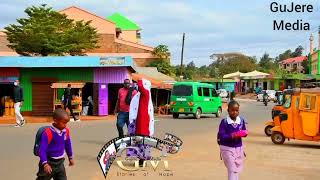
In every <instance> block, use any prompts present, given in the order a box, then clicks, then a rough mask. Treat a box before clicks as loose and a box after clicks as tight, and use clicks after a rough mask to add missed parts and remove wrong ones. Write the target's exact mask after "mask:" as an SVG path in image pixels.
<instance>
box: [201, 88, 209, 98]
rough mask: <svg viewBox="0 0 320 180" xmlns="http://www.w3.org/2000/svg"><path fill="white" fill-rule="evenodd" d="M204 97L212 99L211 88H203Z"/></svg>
mask: <svg viewBox="0 0 320 180" xmlns="http://www.w3.org/2000/svg"><path fill="white" fill-rule="evenodd" d="M203 95H204V96H206V97H210V91H209V88H203Z"/></svg>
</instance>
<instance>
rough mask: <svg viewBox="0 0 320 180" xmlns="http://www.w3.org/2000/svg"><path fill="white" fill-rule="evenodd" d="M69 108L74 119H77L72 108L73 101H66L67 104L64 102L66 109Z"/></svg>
mask: <svg viewBox="0 0 320 180" xmlns="http://www.w3.org/2000/svg"><path fill="white" fill-rule="evenodd" d="M67 108H68V109H69V111H70V114H71V116H72V117H73V119H74V120H77V119H76V116H75V115H74V114H73V110H72V105H71V103H66V104H64V110H67Z"/></svg>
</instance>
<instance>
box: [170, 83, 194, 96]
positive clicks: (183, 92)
mask: <svg viewBox="0 0 320 180" xmlns="http://www.w3.org/2000/svg"><path fill="white" fill-rule="evenodd" d="M172 95H174V96H192V86H186V85H178V86H174V87H173V90H172Z"/></svg>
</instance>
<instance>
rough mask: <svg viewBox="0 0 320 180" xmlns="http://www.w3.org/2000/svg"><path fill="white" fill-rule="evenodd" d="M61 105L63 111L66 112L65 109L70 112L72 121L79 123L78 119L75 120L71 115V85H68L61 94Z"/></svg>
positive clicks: (72, 114)
mask: <svg viewBox="0 0 320 180" xmlns="http://www.w3.org/2000/svg"><path fill="white" fill-rule="evenodd" d="M63 96H64V98H63V105H64V109H65V110H66V109H67V108H68V109H69V111H70V114H71V116H72V117H73V119H74V121H80V120H79V119H77V118H76V116H75V115H74V113H73V109H72V92H71V84H68V87H67V88H66V89H64V93H63Z"/></svg>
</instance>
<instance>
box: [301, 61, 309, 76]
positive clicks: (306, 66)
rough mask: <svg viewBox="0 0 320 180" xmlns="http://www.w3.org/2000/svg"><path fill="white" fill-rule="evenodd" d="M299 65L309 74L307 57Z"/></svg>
mask: <svg viewBox="0 0 320 180" xmlns="http://www.w3.org/2000/svg"><path fill="white" fill-rule="evenodd" d="M301 65H302V67H303V70H304V73H305V74H309V71H310V66H309V58H308V60H306V61H302V63H301Z"/></svg>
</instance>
